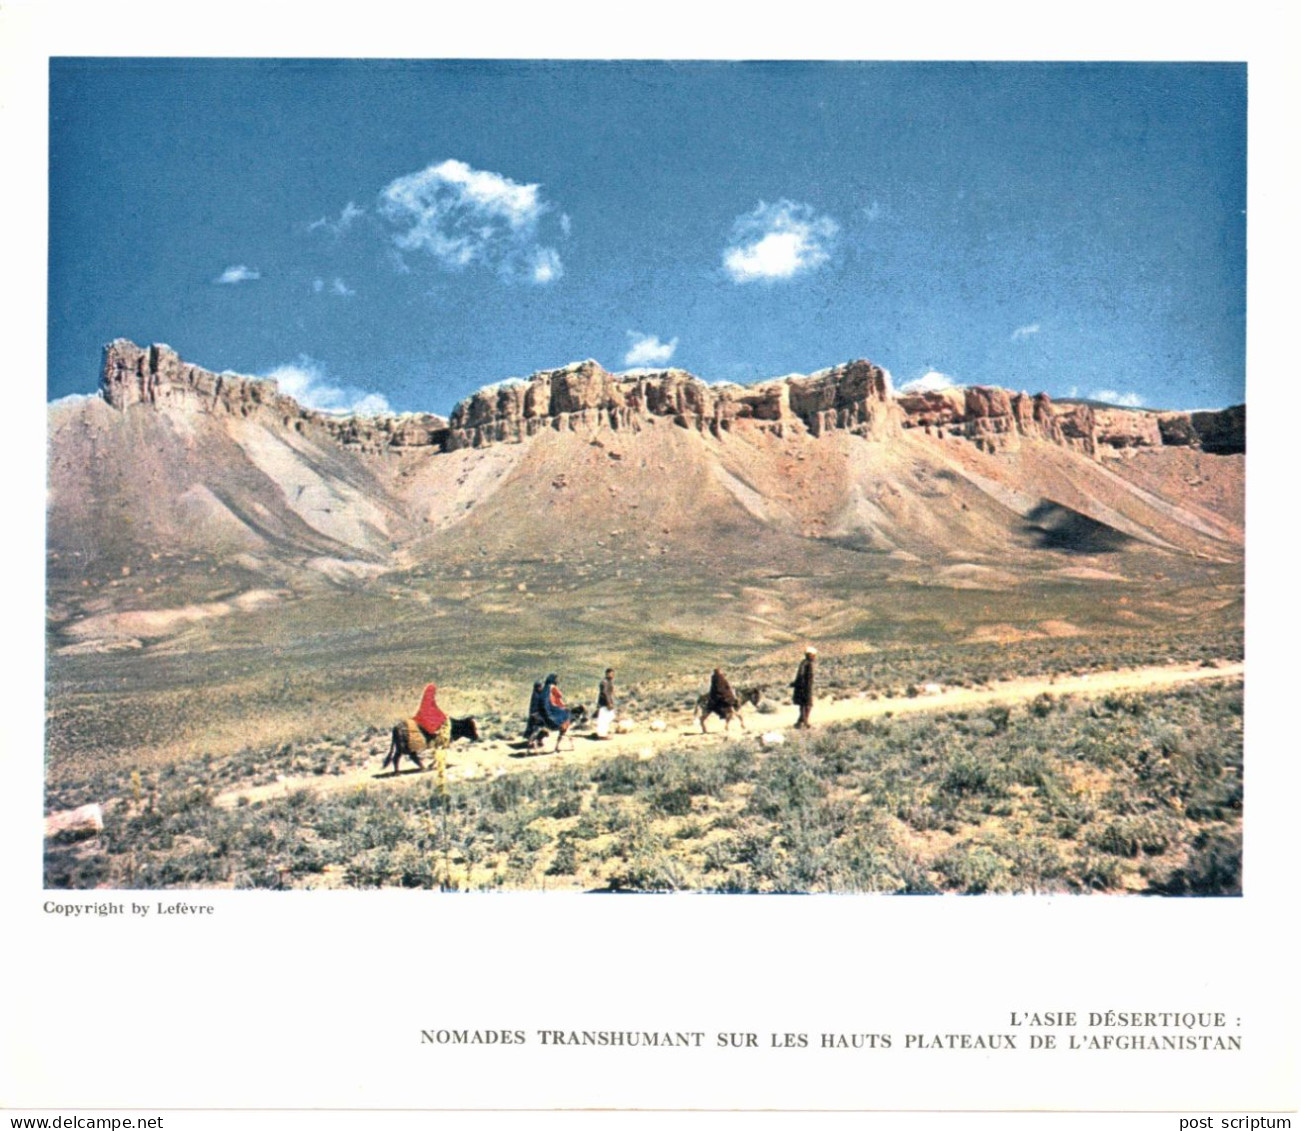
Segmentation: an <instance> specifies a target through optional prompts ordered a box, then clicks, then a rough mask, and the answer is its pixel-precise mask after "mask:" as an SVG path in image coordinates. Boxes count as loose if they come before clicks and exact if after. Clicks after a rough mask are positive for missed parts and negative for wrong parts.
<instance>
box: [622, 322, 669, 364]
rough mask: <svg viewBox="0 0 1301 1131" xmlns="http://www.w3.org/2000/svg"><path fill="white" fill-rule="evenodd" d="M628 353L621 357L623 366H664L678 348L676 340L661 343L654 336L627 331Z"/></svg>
mask: <svg viewBox="0 0 1301 1131" xmlns="http://www.w3.org/2000/svg"><path fill="white" fill-rule="evenodd" d="M628 342H629V345H628V352H627V353H626V354H624V355H623V363H624V365H665V364H667V363H668V361H669V359H670V358H671V357H672V356H673V354H674V351H676V350H677V348H678V340H677V338H674V339H673V340H672V341H671V342H661V341H660V340H659V338H658V337H657V336H656V335H655V334H640V333H638V332H637V331H636V330H629V331H628Z"/></svg>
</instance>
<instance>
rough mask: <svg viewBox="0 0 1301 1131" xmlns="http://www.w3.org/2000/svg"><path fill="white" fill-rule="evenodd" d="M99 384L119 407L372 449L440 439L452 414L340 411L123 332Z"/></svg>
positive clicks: (108, 351)
mask: <svg viewBox="0 0 1301 1131" xmlns="http://www.w3.org/2000/svg"><path fill="white" fill-rule="evenodd" d="M100 391H101V393H102V394H103V397H104V399H105V400H106V401H107V402H108V403H109V404H110V405H112V406H113V407H114V408H116V409H122V410H125V409H129V408H130V407H131V406H132V405H137V404H147V405H150V406H153V407H155V408H176V409H181V410H188V411H192V412H205V413H212V414H215V415H222V414H229V415H233V416H243V417H262V418H264V419H266V420H267V421H268V422H277V423H279V424H280V425H281V426H282V427H284V428H287V429H290V430H292V431H295V432H307V431H309V430H317V431H320V432H324V433H326V434H327V435H329V436H331V437H333V438H334V439H335V440H336V441H337V442H339V443H340V444H343V445H344V446H346V447H350V448H359V449H361V450H364V451H371V452H383V451H387V450H389V449H391V448H410V447H428V446H431V445H432V446H442V445H443V444H444V442H445V440H446V437H447V421H446V420H444V419H443V418H442V417H441V416H435V415H433V414H432V413H400V414H387V415H381V416H340V415H338V414H333V413H328V412H318V411H316V410H314V409H309V408H303V406H302V405H300V404H299V403H298V402H297V401H296V400H294V399H293V398H292V397H288V396H285V395H284V394H283V393H281V392H280V390H279V388H278V387H277V386H276V383H275V382H274V381H271V380H266V379H260V378H257V377H242V376H237V375H234V374H230V373H212V372H210V371H209V370H207V369H203V368H200V367H199V366H197V365H190V364H189V363H187V362H184V361H182V360H181V359H180V358H179V357H178V356H177V354H176V352H175V350H173V349H171V347H170V346H165V345H152V346H149V347H148V348H147V349H146V348H142V347H140V346H137V345H136V344H135V343H134V342H129V341H126V340H125V339H122V338H119V339H117V340H116V341H114V342H110V343H109V344H108V345H107V346H105V347H104V369H103V373H102V375H101V378H100Z"/></svg>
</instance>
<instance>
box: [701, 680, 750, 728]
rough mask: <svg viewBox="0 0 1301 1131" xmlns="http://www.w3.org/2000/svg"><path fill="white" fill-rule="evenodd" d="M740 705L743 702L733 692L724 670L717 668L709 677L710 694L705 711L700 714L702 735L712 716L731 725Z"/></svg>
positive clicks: (707, 697) (706, 700)
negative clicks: (706, 721) (706, 723)
mask: <svg viewBox="0 0 1301 1131" xmlns="http://www.w3.org/2000/svg"><path fill="white" fill-rule="evenodd" d="M740 705H741V702H740V700H739V699H737V697H736V692H735V691H733V690H732V685H731V684H730V683H728V682H727V676H725V675H724V674H723V670H722V669H721V668H715V669H714V674H713V675H711V676H710V677H709V694H708V695H707V696H706V698H705V709H704V710H703V711H701V712H700V730H701V733H702V734H703V733H704V731H705V720H706V719H707V718H708V717H709V716H710V715H717V716H718V717H719V718H720V719H724V720H725V721H726V722H727V723H729V724H730V723H731V721H732V716H733V715H735V714H736V711H737V708H738V707H740Z"/></svg>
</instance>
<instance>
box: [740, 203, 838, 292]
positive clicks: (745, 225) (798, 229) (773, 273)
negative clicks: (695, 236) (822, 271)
mask: <svg viewBox="0 0 1301 1131" xmlns="http://www.w3.org/2000/svg"><path fill="white" fill-rule="evenodd" d="M839 230H840V228H839V225H837V224H836V222H835V221H834V220H833V219H831V217H830V216H819V215H818V214H817V213H816V212H814V211H813V209H812V208H810V207H809V206H808V205H807V204H797V203H796V202H795V201H792V200H779V201H777V203H776V204H765V203H764V202H763V201H762V200H761V201H760V202H759V204H758V205H757V206H756V208H755V210H754V211H753V212H750V213H747V214H746V215H744V216H738V217H737V219H736V223H735V224H733V225H732V241H731V243H730V244H729V245H728V247H727V250H726V251H724V252H723V268H724V270H726V271H727V273H728V275H729V276H730V277H731V279H732V281H733V282H734V283H753V282H773V281H776V280H778V279H793V278H794V277H795V276H797V275H802V274H804V273H805V272H808V271H812V270H813V269H814V268H816V267H820V266H821V265H822V264H823V263H825V262H826V261H827V260H828V259H829V258H831V244H832V242H833V241H834V239H835V237H836V233H837V232H838V231H839Z"/></svg>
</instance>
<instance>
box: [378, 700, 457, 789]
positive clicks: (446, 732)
mask: <svg viewBox="0 0 1301 1131" xmlns="http://www.w3.org/2000/svg"><path fill="white" fill-rule="evenodd" d="M410 722H411V723H415V725H416V729H417V730H418V731H419V732H420V736H419V738H423V739H424V742H423V743H422V742H420V741H419V738H417V736H416V734H415V733H414V732H413V731H411V730H410V729H409V723H408V722H407V721H406V720H403V721H401V722H399V723H398V724H397V725H396V726H395V727H394V728H393V742H392V744H391V745H390V747H389V752H388V756H387V757H386V758H385V759H384V762H383V765H381V767H380V768H381V769H385V768H387V767H388V766H389V765H392V767H393V772H394V773H395V774H396V773H397V772H398V767H399V765H400V764H401V762H402V755H403V754H405V755H406V756H407V757H408V758H410V759H411V761H413V762H414V763H415V764H416V769H418V770H423V769H424V768H425V764H424V763H423V762H422V761H421V760H420V752H421V750H422V749H423V750H433V751H436V752H439V753H438V754H437V757H438V758H439V759H440V760H441V759H442V757H443V755H442V753H441V751H443V750H446V749H447V747H449V746H451V745H452V720H451V719H450V718H448V717H447V715H446V714H444V713H443V711H442V709H441V708H440V707H439V706H438V687H437V685H435V684H432V683H427V684H425V692H424V694H423V695H422V696H421V697H420V710H418V711H417V712H416V713H415V715H414V716H413V717H412V718H411V720H410ZM440 764H441V761H440Z"/></svg>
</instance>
